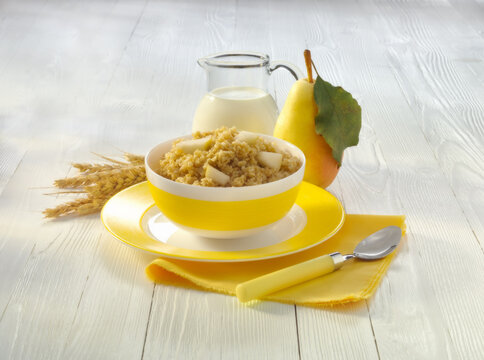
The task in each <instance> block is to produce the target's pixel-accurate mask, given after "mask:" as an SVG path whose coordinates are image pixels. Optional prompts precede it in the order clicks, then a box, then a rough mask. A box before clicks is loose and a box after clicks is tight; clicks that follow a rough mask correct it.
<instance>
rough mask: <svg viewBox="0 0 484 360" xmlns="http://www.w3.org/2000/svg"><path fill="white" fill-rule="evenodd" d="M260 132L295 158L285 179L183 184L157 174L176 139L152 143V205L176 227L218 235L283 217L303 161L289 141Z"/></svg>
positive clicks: (251, 230) (257, 228) (252, 229)
mask: <svg viewBox="0 0 484 360" xmlns="http://www.w3.org/2000/svg"><path fill="white" fill-rule="evenodd" d="M259 135H260V136H261V137H264V138H266V139H267V140H269V141H270V142H273V143H275V144H276V145H277V147H278V148H280V149H284V150H286V151H288V152H289V153H291V155H292V156H295V157H297V158H299V159H300V161H301V167H300V168H299V169H298V170H297V171H296V172H295V173H293V174H291V175H289V176H287V177H285V178H283V179H280V180H277V181H273V182H270V183H266V184H260V185H253V186H242V187H205V186H197V185H188V184H182V183H178V182H175V181H172V180H169V179H167V178H165V177H163V176H161V175H159V174H158V173H157V169H159V167H160V159H161V158H162V157H163V155H164V154H165V153H166V152H168V151H169V150H170V149H171V147H172V143H173V141H174V140H169V141H166V142H164V143H161V144H159V145H157V146H155V147H154V148H153V149H151V150H150V151H149V152H148V154H147V155H146V161H145V165H146V175H147V178H148V183H149V187H150V191H151V194H152V196H153V199H154V200H155V203H156V206H158V208H159V209H160V210H161V212H162V213H163V215H165V216H166V217H167V218H168V219H169V220H170V221H171V222H173V223H174V224H175V225H176V226H178V227H179V228H182V229H184V230H186V231H189V232H192V233H195V234H197V235H200V236H206V237H213V238H222V239H228V238H238V237H242V236H247V235H251V234H255V233H257V232H261V231H263V230H264V229H267V227H268V226H271V225H272V224H274V223H275V222H276V221H278V220H280V219H282V218H283V217H284V216H285V215H286V214H287V213H288V212H289V210H290V209H291V208H292V206H293V205H294V201H295V200H296V197H297V193H298V191H299V185H300V183H301V181H302V179H303V177H304V168H305V164H306V160H305V157H304V153H303V152H302V151H301V150H300V149H299V148H297V147H296V146H294V145H292V144H290V143H288V142H287V141H284V140H281V139H278V138H275V137H272V136H268V135H263V134H259ZM190 137H191V136H190Z"/></svg>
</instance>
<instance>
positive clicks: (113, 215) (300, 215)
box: [101, 182, 345, 262]
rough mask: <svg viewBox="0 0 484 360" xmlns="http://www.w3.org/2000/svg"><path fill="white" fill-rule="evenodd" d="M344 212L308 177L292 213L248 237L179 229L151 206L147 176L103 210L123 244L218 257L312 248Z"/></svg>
mask: <svg viewBox="0 0 484 360" xmlns="http://www.w3.org/2000/svg"><path fill="white" fill-rule="evenodd" d="M344 218H345V213H344V209H343V206H342V205H341V203H340V202H339V200H338V199H337V198H336V197H334V196H333V195H331V194H330V193H329V192H327V191H326V190H323V189H321V188H320V187H317V186H315V185H312V184H310V183H307V182H303V183H302V186H301V189H300V192H299V195H298V197H297V199H296V205H295V206H294V207H293V209H292V210H291V211H290V213H289V214H288V215H287V216H286V217H285V218H284V219H283V220H281V221H279V222H278V223H277V224H275V225H274V226H273V229H268V231H267V232H266V233H264V234H259V235H256V236H252V237H251V238H242V239H206V238H199V237H196V236H195V235H192V234H189V233H186V232H184V231H182V230H177V229H176V227H175V226H174V225H172V224H171V223H169V222H168V221H167V220H166V219H164V217H163V215H161V214H160V212H159V210H158V209H157V208H156V207H154V200H153V198H152V197H151V194H150V192H149V188H148V184H147V183H146V182H143V183H140V184H137V185H134V186H131V187H129V188H127V189H125V190H123V191H121V192H119V193H118V194H116V195H115V196H113V197H112V198H111V199H110V200H109V201H108V202H107V203H106V205H105V206H104V208H103V210H102V212H101V220H102V222H103V224H104V226H105V227H106V229H107V230H108V231H109V232H110V233H111V234H112V235H113V236H114V237H115V238H117V239H119V240H121V241H122V242H124V243H125V244H127V245H130V246H132V247H134V248H137V249H140V250H144V251H148V252H150V253H154V254H158V255H160V256H163V257H169V258H177V259H183V260H192V261H217V262H224V261H252V260H262V259H267V258H273V257H279V256H284V255H289V254H293V253H296V252H299V251H302V250H305V249H308V248H311V247H313V246H315V245H317V244H320V243H321V242H323V241H325V240H327V239H329V238H330V237H332V236H333V235H334V234H336V233H337V232H338V230H339V229H340V228H341V227H342V226H343V222H344ZM281 234H285V235H281ZM287 234H290V235H289V236H290V237H289V238H287ZM292 235H293V236H292ZM281 236H286V238H282V237H281ZM278 237H280V238H278ZM271 238H272V239H271ZM258 241H260V242H259V243H257V242H258ZM254 243H255V245H254ZM257 244H261V245H262V247H259V246H257Z"/></svg>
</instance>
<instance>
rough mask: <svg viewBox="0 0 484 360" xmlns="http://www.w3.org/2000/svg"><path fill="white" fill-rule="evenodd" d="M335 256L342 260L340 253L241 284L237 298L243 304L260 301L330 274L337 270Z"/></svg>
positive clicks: (237, 289) (238, 287) (236, 290)
mask: <svg viewBox="0 0 484 360" xmlns="http://www.w3.org/2000/svg"><path fill="white" fill-rule="evenodd" d="M334 256H336V257H339V258H341V254H339V253H334V254H331V255H324V256H321V257H317V258H315V259H311V260H309V261H305V262H303V263H300V264H296V265H293V266H290V267H287V268H284V269H281V270H278V271H275V272H272V273H269V274H266V275H263V276H261V277H258V278H255V279H252V280H249V281H246V282H244V283H241V284H239V285H237V288H236V289H235V293H236V295H237V298H238V299H239V300H240V301H241V302H246V301H249V300H253V299H258V298H260V297H262V296H264V295H267V294H271V293H274V292H276V291H279V290H282V289H285V288H288V287H290V286H294V285H296V284H299V283H302V282H304V281H308V280H311V279H314V278H316V277H319V276H322V275H325V274H329V273H330V272H333V271H334V270H335V269H336V266H335V261H334V259H333V257H334ZM338 267H339V266H338Z"/></svg>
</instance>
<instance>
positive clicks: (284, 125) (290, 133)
mask: <svg viewBox="0 0 484 360" xmlns="http://www.w3.org/2000/svg"><path fill="white" fill-rule="evenodd" d="M317 113H318V107H317V105H316V102H315V101H314V83H311V82H309V81H308V79H301V80H298V81H296V82H295V83H294V85H293V86H292V88H291V90H290V91H289V94H288V96H287V99H286V102H285V104H284V107H283V108H282V111H281V113H280V115H279V118H278V119H277V122H276V126H275V128H274V136H275V137H277V138H280V139H283V140H286V141H289V142H290V143H292V144H294V145H296V146H297V147H298V148H300V149H301V150H302V151H303V152H304V155H305V156H306V170H305V173H304V180H305V181H308V182H310V183H312V184H315V185H317V186H320V187H322V188H326V187H327V186H329V185H330V184H331V183H332V182H333V180H334V179H335V177H336V175H337V174H338V170H339V167H338V163H337V161H336V160H335V159H334V158H333V154H332V149H331V147H330V146H329V145H328V144H327V143H326V141H325V140H324V138H323V137H322V136H321V135H319V134H318V133H316V129H315V122H314V118H315V116H316V115H317Z"/></svg>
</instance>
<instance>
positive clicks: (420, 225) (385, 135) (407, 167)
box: [320, 5, 483, 359]
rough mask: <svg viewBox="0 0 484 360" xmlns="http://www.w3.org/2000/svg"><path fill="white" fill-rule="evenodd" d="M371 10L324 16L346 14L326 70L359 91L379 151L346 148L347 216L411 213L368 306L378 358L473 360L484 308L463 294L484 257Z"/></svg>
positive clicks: (367, 139) (367, 136)
mask: <svg viewBox="0 0 484 360" xmlns="http://www.w3.org/2000/svg"><path fill="white" fill-rule="evenodd" d="M371 10H372V9H371V8H370V9H367V8H365V7H363V8H344V9H343V8H340V9H334V8H333V10H327V12H336V11H340V12H343V11H344V12H345V19H346V20H347V23H343V24H341V25H339V23H336V22H334V21H332V22H331V21H330V22H329V23H328V26H329V27H331V28H332V30H333V33H337V34H339V35H338V36H337V37H338V39H339V44H341V52H339V53H336V54H333V55H332V56H331V57H332V58H336V59H338V61H337V62H330V63H329V64H328V66H326V68H337V69H339V74H342V78H339V79H338V80H339V82H340V83H343V84H344V86H345V87H347V88H348V89H356V90H355V91H354V94H355V95H356V96H357V98H358V99H361V103H362V107H363V110H364V119H365V124H366V125H365V127H364V129H363V134H362V142H361V145H360V146H365V147H370V148H373V151H372V152H373V154H374V155H373V156H372V157H370V158H368V157H367V154H368V152H362V153H361V154H360V151H359V149H358V148H356V149H351V150H350V151H348V152H347V156H346V157H345V166H344V167H343V169H342V172H341V174H340V178H341V184H342V187H343V194H344V198H345V199H346V201H345V204H346V208H347V210H348V211H351V212H363V211H364V212H369V211H372V209H376V208H378V209H379V210H378V211H384V212H390V213H393V212H396V211H403V212H404V213H405V214H406V215H407V217H408V225H409V237H408V243H407V244H406V247H404V248H402V249H401V250H400V253H399V256H398V257H397V258H396V260H395V262H394V264H393V265H392V267H391V268H390V271H389V273H388V275H387V276H386V278H385V280H384V282H383V284H382V286H381V287H380V289H379V291H378V292H377V295H376V296H375V298H374V299H372V301H371V302H370V316H371V319H372V326H373V330H374V333H375V337H376V342H377V345H378V351H379V355H380V357H381V358H390V359H395V358H415V357H424V358H442V357H457V356H462V357H466V356H468V357H475V356H476V355H477V354H479V353H482V349H481V347H480V345H479V343H478V340H477V338H476V337H475V334H476V333H475V331H476V329H478V328H481V326H482V320H481V317H480V316H479V315H478V314H479V313H480V312H481V311H482V309H481V305H480V304H479V303H478V302H477V301H475V300H474V299H471V298H464V299H462V298H461V297H460V296H459V295H457V292H458V293H459V294H460V293H465V292H471V291H475V284H477V283H479V282H480V281H482V270H483V269H482V254H481V252H480V250H479V247H478V245H477V244H476V242H475V239H474V237H473V234H472V230H471V229H470V228H469V226H467V224H466V218H465V216H463V214H462V212H461V211H460V209H459V207H458V204H457V203H456V201H455V197H454V196H453V193H452V189H451V188H450V186H449V184H448V182H447V180H446V179H445V177H444V176H443V174H442V170H441V169H440V166H439V164H438V163H437V162H436V160H435V157H434V156H433V151H432V148H431V146H430V145H429V143H428V142H427V139H426V138H425V137H424V136H423V133H422V130H421V129H420V127H419V125H418V122H417V120H416V118H415V116H414V114H413V113H412V109H411V108H410V107H409V106H408V105H405V104H404V103H403V102H402V101H401V98H402V96H403V95H402V93H401V89H400V87H399V84H398V82H396V81H395V79H394V76H393V74H392V72H391V71H389V69H388V67H385V66H384V64H385V60H386V57H385V51H384V47H383V46H382V44H385V45H387V43H385V42H383V41H381V39H380V38H379V37H378V36H377V35H376V34H385V36H386V37H388V38H391V37H392V36H393V33H392V31H393V29H394V28H395V27H393V26H392V27H388V28H386V27H384V28H383V30H382V28H381V24H380V21H381V20H382V18H379V17H374V16H373V17H370V16H369V14H373V13H374V12H373V11H371ZM387 11H388V12H387V13H385V15H384V17H383V18H385V19H393V20H395V19H397V20H398V19H400V17H399V16H400V14H399V13H397V12H393V9H392V7H390V6H388V5H387ZM362 14H368V16H366V17H364V16H362ZM365 19H366V20H365ZM395 21H396V20H395ZM339 26H341V27H342V29H344V30H339V31H338V27H339ZM345 34H346V36H345ZM396 38H397V39H398V37H396ZM394 39H395V38H394ZM405 50H406V51H407V52H411V51H412V48H406V49H405ZM320 51H321V52H327V49H321V50H320ZM327 57H328V58H329V57H330V56H329V55H328V56H327ZM382 64H383V65H382ZM355 74H357V75H355ZM346 84H347V85H346ZM370 115H371V116H370ZM370 153H371V152H370ZM448 264H452V268H453V270H452V272H451V273H449V272H448V270H447V269H448ZM471 269H472V270H471ZM444 272H445V273H446V274H447V275H446V277H445V279H443V278H442V274H443V273H444ZM456 289H459V290H456ZM456 291H457V292H456ZM479 291H480V290H479ZM466 324H467V325H466ZM469 326H470V328H472V330H470V329H469ZM463 333H465V335H464V336H463V335H462V334H463Z"/></svg>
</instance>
